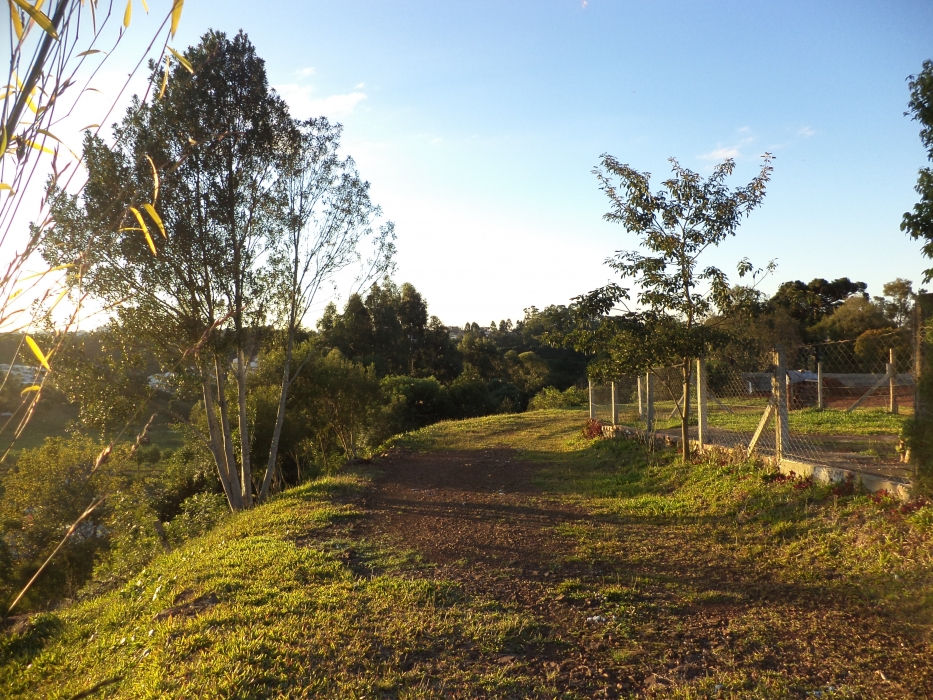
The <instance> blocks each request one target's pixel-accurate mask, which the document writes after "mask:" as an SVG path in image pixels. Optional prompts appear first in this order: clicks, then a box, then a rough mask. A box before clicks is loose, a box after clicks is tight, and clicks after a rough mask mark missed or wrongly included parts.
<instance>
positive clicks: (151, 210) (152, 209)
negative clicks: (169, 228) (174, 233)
mask: <svg viewBox="0 0 933 700" xmlns="http://www.w3.org/2000/svg"><path fill="white" fill-rule="evenodd" d="M143 209H145V210H146V212H147V213H148V214H149V216H151V217H152V220H153V221H155V222H156V226H158V227H159V231H160V232H161V233H162V238H165V239H168V236H166V235H165V226H163V225H162V217H160V216H159V214H158V212H156V210H155V207H154V206H152V205H151V204H143Z"/></svg>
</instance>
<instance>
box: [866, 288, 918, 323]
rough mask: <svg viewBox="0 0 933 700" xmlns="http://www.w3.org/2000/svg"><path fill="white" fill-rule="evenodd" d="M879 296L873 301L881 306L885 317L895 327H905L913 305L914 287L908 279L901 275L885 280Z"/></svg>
mask: <svg viewBox="0 0 933 700" xmlns="http://www.w3.org/2000/svg"><path fill="white" fill-rule="evenodd" d="M881 294H882V296H880V297H875V298H874V302H875V303H876V304H877V305H878V306H880V307H881V308H882V310H883V311H884V315H885V317H886V318H887V319H888V320H889V321H891V322H892V323H893V324H894V325H895V326H897V327H899V328H900V327H905V326H907V325H908V323H909V322H910V317H911V311H912V310H913V305H914V298H915V296H916V295H915V294H914V288H913V283H912V282H911V281H910V280H905V279H904V278H903V277H898V278H897V279H895V280H893V281H891V282H886V283H885V285H884V286H883V287H882V288H881Z"/></svg>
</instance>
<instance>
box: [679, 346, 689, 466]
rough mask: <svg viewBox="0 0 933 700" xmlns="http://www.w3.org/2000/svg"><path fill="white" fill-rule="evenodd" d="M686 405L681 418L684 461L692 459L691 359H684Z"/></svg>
mask: <svg viewBox="0 0 933 700" xmlns="http://www.w3.org/2000/svg"><path fill="white" fill-rule="evenodd" d="M683 374H684V406H683V409H682V411H681V419H680V453H681V456H682V457H683V460H684V463H686V462H687V461H689V460H690V359H689V358H686V359H684V372H683Z"/></svg>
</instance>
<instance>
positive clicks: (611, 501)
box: [0, 410, 933, 699]
mask: <svg viewBox="0 0 933 700" xmlns="http://www.w3.org/2000/svg"><path fill="white" fill-rule="evenodd" d="M584 418H585V414H581V412H579V411H560V410H552V411H535V412H531V413H525V414H513V415H501V416H492V417H487V418H477V419H473V420H466V421H454V422H448V423H441V424H437V425H434V426H430V427H428V428H425V429H423V430H420V431H417V432H415V433H411V434H409V435H406V436H403V437H401V438H398V439H396V440H395V441H394V442H395V444H397V445H400V446H403V447H407V448H409V449H414V450H424V451H432V450H485V449H489V448H492V447H510V448H513V449H515V450H516V451H517V454H518V457H519V458H520V459H523V460H530V461H533V462H535V463H536V464H538V465H540V467H541V468H540V470H539V471H538V472H537V474H538V476H537V482H538V485H539V486H540V488H541V493H540V495H538V496H534V498H540V499H547V500H550V501H554V502H559V503H561V504H564V505H565V506H569V507H574V508H577V509H579V512H581V513H583V512H585V513H588V514H589V517H588V518H586V519H582V518H581V519H577V520H574V521H572V522H566V523H563V524H558V525H555V526H554V532H555V533H557V534H558V535H559V536H561V537H562V538H564V540H566V541H568V542H570V543H572V547H571V549H570V551H569V553H567V554H562V555H561V557H562V559H561V560H560V561H555V563H554V565H555V567H556V566H558V565H560V566H563V565H566V566H568V567H571V568H573V567H576V568H575V570H578V571H580V572H583V573H578V574H576V575H573V576H568V577H566V578H564V579H563V580H555V581H553V584H552V585H551V589H550V591H549V592H548V596H550V597H551V598H552V599H553V600H560V601H566V602H567V603H568V604H571V605H580V606H583V605H586V606H590V607H587V608H586V612H585V613H583V614H585V615H596V614H600V615H603V616H604V617H605V618H606V619H607V620H609V622H608V623H607V624H606V625H605V626H604V627H601V628H599V630H596V629H595V628H594V629H592V630H590V629H589V628H586V630H584V631H583V632H581V633H580V634H581V636H580V644H581V645H583V646H585V645H589V644H591V643H592V644H593V647H592V648H593V649H594V650H595V649H597V646H596V645H597V644H599V645H602V647H601V648H602V649H603V650H604V651H605V653H606V654H608V655H610V657H611V658H612V659H613V662H612V663H614V664H616V665H617V666H618V668H619V669H622V670H621V671H619V673H621V674H624V673H629V674H631V675H633V676H637V677H639V678H641V677H644V676H645V675H646V674H647V673H649V672H651V671H652V669H655V670H658V673H662V671H663V669H664V668H665V664H666V663H668V660H669V656H668V655H669V654H670V653H672V651H671V650H672V649H674V648H675V647H677V646H678V645H679V644H681V643H682V644H683V645H684V646H685V648H687V647H689V648H692V647H691V646H690V645H700V644H701V642H699V641H696V640H698V639H708V638H709V637H710V635H712V634H714V633H713V632H711V631H710V630H720V629H723V630H725V631H724V632H723V634H726V635H727V639H728V644H727V646H728V649H727V652H721V654H722V656H721V658H720V661H719V665H718V666H717V668H716V670H715V672H714V673H712V674H711V675H709V676H707V677H702V678H698V679H696V680H695V681H692V682H689V683H682V684H678V685H674V686H671V687H669V688H667V689H663V692H661V694H660V696H662V697H673V698H684V699H686V698H711V697H716V698H720V697H721V698H736V699H738V698H751V697H759V698H798V697H808V696H809V697H815V696H814V695H813V693H814V692H815V691H816V690H819V691H820V692H821V693H823V695H822V696H823V697H835V698H856V697H879V696H884V697H900V695H897V694H892V693H893V691H891V692H888V693H887V695H885V694H884V693H882V694H881V695H877V694H876V692H875V691H876V690H877V687H876V685H873V683H875V682H876V681H877V676H875V670H876V669H878V668H895V669H899V671H898V672H899V673H900V674H901V675H900V677H901V682H902V683H905V684H907V687H914V688H917V687H921V686H922V683H923V682H925V681H924V679H928V678H929V677H930V676H929V675H927V676H923V675H922V674H923V673H926V672H927V671H926V670H918V669H919V666H918V664H917V662H916V660H915V658H914V657H912V656H910V655H909V652H910V653H912V651H911V650H910V649H907V648H906V647H905V648H902V647H903V645H901V646H900V647H899V646H897V645H896V644H893V643H891V642H890V639H891V636H890V635H901V636H900V637H896V639H904V640H911V639H918V640H924V639H926V640H928V639H929V634H930V622H931V610H933V546H931V545H933V508H929V507H926V508H921V509H920V510H918V511H917V512H915V513H913V514H911V515H901V514H900V513H899V512H898V511H897V509H896V507H895V506H896V504H894V503H893V502H886V501H885V502H881V503H874V502H873V501H872V500H870V499H869V498H868V497H867V496H865V495H854V496H849V497H837V496H835V495H833V493H832V491H831V489H830V488H829V487H826V486H807V485H806V484H801V483H799V482H798V483H791V482H775V481H773V480H772V479H771V476H772V475H771V473H770V472H769V470H767V469H766V468H764V467H762V466H761V465H759V464H755V463H748V462H736V461H733V460H731V459H730V458H728V457H727V456H726V455H716V454H714V455H711V456H709V458H707V459H704V460H702V461H698V462H697V463H695V464H682V463H681V462H679V461H678V460H677V459H676V457H675V455H673V454H672V453H670V452H657V453H648V452H646V451H645V450H644V449H643V448H642V447H641V446H640V445H638V444H636V443H634V442H628V441H622V440H611V441H610V440H587V439H585V438H583V437H582V434H581V427H582V423H583V420H584ZM368 478H369V477H368V476H367V475H365V474H344V475H342V476H338V477H331V478H327V479H323V480H319V481H316V482H314V483H311V484H308V485H305V486H302V487H299V488H296V489H293V490H291V491H288V492H286V493H285V494H283V495H282V496H280V497H278V498H276V499H275V500H274V501H273V502H271V503H270V504H268V505H265V506H262V507H260V508H257V509H255V510H253V511H250V512H247V513H242V514H238V515H235V516H230V517H228V518H227V519H226V520H225V521H224V522H223V523H222V524H221V525H219V526H218V527H217V528H216V529H215V530H213V531H212V532H210V533H209V534H207V535H205V536H203V537H200V538H197V539H194V540H191V541H190V542H188V543H187V544H186V545H184V546H183V547H181V548H179V549H178V550H176V551H174V552H172V553H170V554H167V555H163V556H160V557H158V558H157V559H155V560H154V561H152V562H151V563H150V565H149V566H147V567H146V569H145V570H144V571H141V572H139V574H138V575H137V576H134V577H133V578H132V579H131V580H130V581H129V582H127V584H126V585H125V586H123V587H122V588H120V589H119V590H114V591H111V592H110V593H106V594H104V595H102V596H100V597H97V598H94V599H91V600H86V601H83V602H78V603H75V604H72V605H69V606H66V607H63V608H62V609H60V610H57V611H53V612H49V613H45V614H42V615H39V616H37V617H36V618H35V619H34V620H33V622H34V627H33V628H32V630H31V631H29V632H28V633H26V634H24V635H13V636H9V635H6V636H0V697H10V698H14V697H48V698H69V697H71V696H72V695H73V694H75V693H78V692H80V691H83V690H86V689H89V688H92V687H94V686H95V685H96V684H99V683H103V682H107V681H110V680H114V679H118V680H114V682H113V684H112V685H109V686H107V687H106V688H105V689H103V690H101V692H100V693H99V697H108V698H177V697H204V698H207V697H210V698H214V697H244V698H245V697H250V698H252V697H257V698H259V697H263V698H266V697H268V698H303V697H308V698H310V697H334V698H370V697H391V698H428V697H443V696H456V697H465V698H471V697H502V698H506V697H515V698H518V697H557V696H558V695H560V696H561V697H564V698H578V697H581V696H580V695H577V694H574V693H573V692H572V691H566V692H563V693H562V694H561V693H558V692H557V691H555V690H554V687H552V686H551V685H549V681H544V680H542V679H541V677H540V676H538V677H534V676H532V675H528V674H526V673H524V672H523V670H522V666H521V665H520V664H519V665H517V666H514V667H513V666H507V665H502V664H499V663H497V662H496V658H497V657H498V656H499V655H501V654H504V653H505V654H510V653H515V652H516V650H526V651H527V650H534V649H538V648H541V645H542V644H545V643H548V639H549V637H548V635H549V631H548V626H547V624H545V623H544V622H543V621H542V619H541V618H540V617H539V616H537V615H536V614H535V613H533V612H532V611H530V610H528V609H524V608H521V607H519V606H514V605H513V606H504V605H501V604H497V603H494V602H491V601H490V600H488V599H485V598H483V597H482V596H471V595H467V594H466V593H465V592H464V591H463V589H462V588H461V586H460V585H459V584H457V583H455V582H452V581H447V580H443V579H435V578H432V577H425V576H422V575H419V573H418V572H419V571H424V570H425V564H424V562H421V561H420V560H419V559H418V557H417V555H415V554H414V553H412V552H408V551H405V550H402V549H399V548H393V547H389V546H387V545H385V544H380V543H379V542H377V541H370V540H365V539H360V537H359V536H358V535H355V534H354V531H353V530H352V529H351V528H350V525H351V524H352V523H353V522H354V521H356V520H358V519H359V517H360V514H361V511H360V505H359V504H360V503H361V501H360V498H359V496H360V494H361V491H362V490H363V489H365V488H366V486H367V483H368ZM597 570H602V571H604V572H606V573H603V574H591V573H587V572H591V571H597ZM185 591H191V592H192V593H191V595H201V594H210V593H212V594H214V595H216V597H217V601H218V602H217V604H216V605H215V606H213V607H210V608H209V609H207V610H205V611H204V612H202V613H201V614H200V615H198V616H194V617H174V618H172V619H168V620H163V621H156V620H155V619H154V616H155V615H156V614H157V613H159V612H160V611H163V610H165V609H166V608H168V607H170V606H171V605H172V604H173V602H174V600H175V598H176V596H178V595H179V594H181V593H183V592H185ZM581 619H582V618H581ZM722 620H725V623H723V622H722ZM723 624H725V625H726V626H725V627H722V625H723ZM704 625H707V626H708V628H707V627H704ZM698 630H699V631H698ZM701 634H702V636H698V635H701ZM715 634H719V632H715ZM872 640H876V641H872ZM805 642H806V643H812V644H814V645H816V647H817V649H818V653H819V658H818V661H814V658H815V657H811V656H807V651H806V648H805ZM703 643H704V644H706V642H703ZM911 644H913V643H912V642H911ZM917 644H926V645H927V646H926V647H924V648H926V649H927V651H928V650H929V642H928V641H927V642H917ZM802 645H804V646H802ZM587 648H589V647H587ZM911 648H913V647H911ZM593 653H596V652H595V651H594V652H593ZM600 653H603V652H600ZM717 653H720V652H717ZM927 656H928V654H927ZM771 658H779V659H781V662H782V663H798V662H797V661H796V660H797V659H804V661H800V662H799V663H798V665H797V666H794V667H793V669H797V670H796V671H795V672H792V671H787V670H785V671H782V672H778V671H772V670H768V668H769V666H768V663H771V662H770V661H769V659H771ZM807 659H809V660H807ZM671 663H673V662H671ZM813 663H819V664H821V666H820V669H821V670H820V673H824V670H825V674H824V675H826V677H827V678H829V680H826V681H825V682H822V684H821V683H817V682H816V681H804V680H801V679H802V678H804V677H809V676H807V673H808V671H806V669H807V668H809V667H808V666H806V664H813ZM793 669H792V670H793ZM827 669H828V670H827ZM843 670H845V671H846V673H849V674H850V675H849V676H846V680H845V681H844V682H842V681H837V680H832V679H833V678H835V676H833V675H832V673H835V672H836V671H838V672H839V674H841V673H842V671H843ZM795 673H796V675H795ZM911 674H914V675H911ZM623 677H624V676H623ZM911 683H912V684H913V685H911ZM918 684H919V685H918ZM830 685H832V687H833V688H835V690H833V691H829V690H828V687H829V686H830ZM918 697H919V696H918Z"/></svg>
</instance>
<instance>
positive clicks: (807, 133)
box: [797, 126, 816, 139]
mask: <svg viewBox="0 0 933 700" xmlns="http://www.w3.org/2000/svg"><path fill="white" fill-rule="evenodd" d="M815 134H816V129H813V128H811V127H809V126H802V127H800V128H799V129H798V130H797V136H803V137H804V138H807V139H808V138H810V137H811V136H814V135H815Z"/></svg>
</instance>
